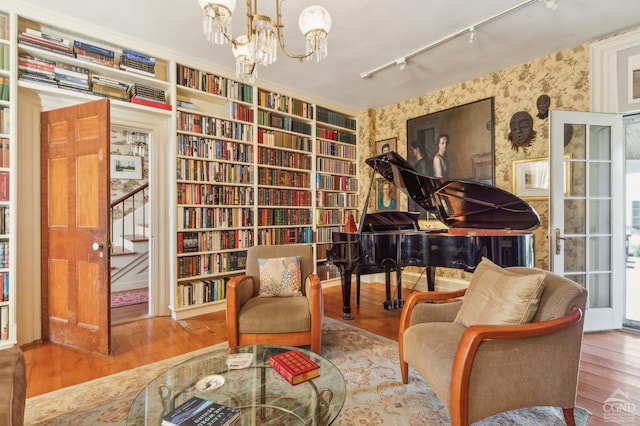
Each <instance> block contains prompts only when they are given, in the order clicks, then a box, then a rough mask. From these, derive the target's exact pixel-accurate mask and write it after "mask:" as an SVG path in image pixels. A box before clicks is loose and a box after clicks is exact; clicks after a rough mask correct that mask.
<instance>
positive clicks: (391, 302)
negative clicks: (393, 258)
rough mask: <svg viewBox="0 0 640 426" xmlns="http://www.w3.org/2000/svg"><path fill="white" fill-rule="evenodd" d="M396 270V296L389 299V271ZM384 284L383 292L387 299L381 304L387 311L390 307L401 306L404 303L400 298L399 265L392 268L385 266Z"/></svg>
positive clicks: (400, 275) (400, 280) (400, 278)
mask: <svg viewBox="0 0 640 426" xmlns="http://www.w3.org/2000/svg"><path fill="white" fill-rule="evenodd" d="M392 270H395V271H396V288H397V294H398V297H397V298H396V299H391V271H392ZM384 285H385V292H386V296H387V300H385V301H384V302H383V303H382V306H383V307H384V309H386V310H387V311H390V310H392V309H399V308H402V305H404V300H403V299H402V268H401V267H399V266H395V267H393V268H389V267H387V268H386V269H385V271H384Z"/></svg>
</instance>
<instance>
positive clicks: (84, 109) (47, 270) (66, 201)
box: [40, 99, 111, 355]
mask: <svg viewBox="0 0 640 426" xmlns="http://www.w3.org/2000/svg"><path fill="white" fill-rule="evenodd" d="M109 121H110V117H109V101H108V100H107V99H104V100H99V101H95V102H90V103H87V104H83V105H77V106H73V107H67V108H61V109H58V110H53V111H48V112H43V113H42V116H41V127H40V129H41V130H40V131H41V135H40V138H41V141H40V143H41V176H42V178H41V179H42V182H41V191H42V193H41V198H42V212H41V215H42V216H41V223H42V310H43V313H42V322H43V324H42V334H43V338H45V339H48V340H50V341H52V342H54V343H58V344H61V345H65V346H71V347H75V348H79V349H82V350H87V351H91V352H97V353H100V354H105V355H106V354H109V352H110V346H111V333H110V325H111V324H110V322H111V320H110V317H111V303H110V292H111V289H110V267H109V263H110V262H109V248H108V246H109V241H110V239H109V226H108V224H109V182H110V176H109V174H110V168H109V151H110V139H109Z"/></svg>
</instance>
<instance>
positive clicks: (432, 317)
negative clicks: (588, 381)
mask: <svg viewBox="0 0 640 426" xmlns="http://www.w3.org/2000/svg"><path fill="white" fill-rule="evenodd" d="M521 284H522V285H521ZM465 293H466V295H465ZM463 295H465V297H464V298H463V300H460V299H459V298H460V297H461V296H463ZM586 300H587V291H586V290H585V289H584V288H583V287H581V286H579V285H578V284H576V283H574V282H573V281H570V280H568V279H566V278H564V277H561V276H559V275H556V274H553V273H551V272H547V271H542V270H539V269H531V268H521V267H516V268H506V269H502V268H500V267H498V266H496V265H493V264H492V263H490V262H488V261H487V260H486V259H484V260H483V261H482V262H481V263H480V265H478V267H477V269H476V271H475V273H474V275H473V277H472V279H471V282H470V284H469V287H468V289H464V290H459V291H454V292H438V291H436V292H414V293H412V294H410V295H409V297H408V298H407V299H406V301H405V304H404V307H403V310H402V313H401V318H400V331H399V340H398V342H399V351H400V370H401V374H402V381H403V382H404V383H408V378H409V376H408V373H409V371H408V368H409V365H410V366H411V367H413V368H414V369H415V370H417V371H418V372H419V373H420V374H421V375H422V376H423V377H424V378H425V380H426V381H427V382H428V383H429V385H430V386H431V387H432V388H433V390H434V392H435V393H436V395H437V396H438V398H439V399H440V400H441V401H442V402H443V404H444V405H445V407H446V408H447V409H448V410H449V413H450V414H451V422H452V424H453V425H467V424H471V423H473V422H476V421H478V420H481V419H484V418H486V417H489V416H492V415H495V414H498V413H501V412H505V411H510V410H514V409H517V408H525V407H533V406H555V407H561V408H562V409H563V414H564V417H565V421H566V422H567V424H568V425H575V420H574V407H575V401H576V390H577V383H578V371H579V363H580V350H581V346H582V329H583V323H584V319H583V312H584V309H585V305H586ZM422 302H429V303H422Z"/></svg>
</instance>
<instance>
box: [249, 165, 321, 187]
mask: <svg viewBox="0 0 640 426" xmlns="http://www.w3.org/2000/svg"><path fill="white" fill-rule="evenodd" d="M258 184H259V185H268V186H290V187H295V188H310V187H311V177H310V176H309V173H308V172H299V171H292V170H282V169H271V168H268V169H267V168H264V167H260V168H258Z"/></svg>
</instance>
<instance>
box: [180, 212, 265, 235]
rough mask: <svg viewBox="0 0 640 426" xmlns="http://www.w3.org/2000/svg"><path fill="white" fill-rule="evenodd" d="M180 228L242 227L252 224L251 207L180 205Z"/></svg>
mask: <svg viewBox="0 0 640 426" xmlns="http://www.w3.org/2000/svg"><path fill="white" fill-rule="evenodd" d="M177 216H178V228H179V229H200V228H240V227H247V226H252V224H253V209H251V208H250V207H185V206H180V207H178V215H177Z"/></svg>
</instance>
